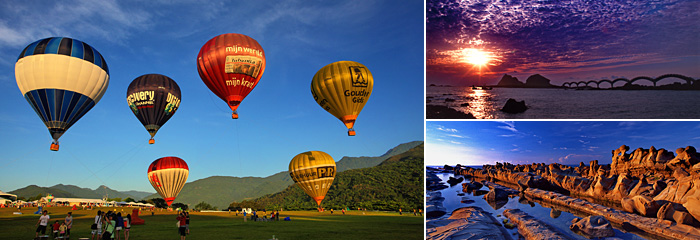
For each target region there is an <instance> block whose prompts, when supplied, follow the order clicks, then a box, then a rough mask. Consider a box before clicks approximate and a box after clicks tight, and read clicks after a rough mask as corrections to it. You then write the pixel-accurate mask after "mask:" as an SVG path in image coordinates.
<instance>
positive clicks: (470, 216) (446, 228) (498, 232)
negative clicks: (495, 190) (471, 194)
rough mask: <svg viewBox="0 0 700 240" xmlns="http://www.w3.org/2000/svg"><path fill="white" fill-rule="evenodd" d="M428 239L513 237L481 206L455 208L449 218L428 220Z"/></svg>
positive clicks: (500, 238) (502, 238)
mask: <svg viewBox="0 0 700 240" xmlns="http://www.w3.org/2000/svg"><path fill="white" fill-rule="evenodd" d="M425 227H426V239H431V240H432V239H435V240H437V239H495V240H510V239H512V238H511V237H510V235H509V234H508V232H506V230H505V229H504V228H503V227H502V226H501V224H500V223H498V221H497V220H496V219H495V218H494V217H493V216H492V215H491V213H488V212H486V211H484V210H482V209H481V208H479V207H465V208H460V209H457V210H454V211H453V212H452V215H451V216H450V217H449V218H447V219H438V220H428V221H426V223H425Z"/></svg>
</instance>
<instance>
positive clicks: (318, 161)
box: [289, 151, 335, 207]
mask: <svg viewBox="0 0 700 240" xmlns="http://www.w3.org/2000/svg"><path fill="white" fill-rule="evenodd" d="M289 175H290V176H291V177H292V180H294V182H295V183H297V186H299V187H300V188H301V189H303V190H304V192H306V194H309V196H311V198H313V199H314V200H315V201H316V204H318V206H319V207H320V206H321V201H323V198H325V197H326V193H327V192H328V189H329V188H330V187H331V185H332V184H333V179H334V178H335V161H333V158H332V157H331V156H330V155H328V154H327V153H324V152H321V151H310V152H305V153H300V154H299V155H296V156H295V157H294V158H293V159H292V161H291V162H290V163H289Z"/></svg>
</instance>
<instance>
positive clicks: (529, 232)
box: [503, 209, 569, 240]
mask: <svg viewBox="0 0 700 240" xmlns="http://www.w3.org/2000/svg"><path fill="white" fill-rule="evenodd" d="M503 216H505V217H507V218H508V219H509V220H510V221H511V222H513V223H514V224H516V225H517V226H518V232H519V233H520V235H523V237H525V239H527V240H535V239H536V240H540V239H555V240H556V239H562V240H564V239H569V238H568V237H567V236H566V235H564V234H562V233H560V232H558V231H557V230H555V229H554V228H553V227H551V226H549V225H547V224H545V223H544V222H541V221H539V220H537V219H536V218H534V217H532V216H530V215H528V214H527V213H525V212H523V211H520V209H506V210H505V211H504V212H503Z"/></svg>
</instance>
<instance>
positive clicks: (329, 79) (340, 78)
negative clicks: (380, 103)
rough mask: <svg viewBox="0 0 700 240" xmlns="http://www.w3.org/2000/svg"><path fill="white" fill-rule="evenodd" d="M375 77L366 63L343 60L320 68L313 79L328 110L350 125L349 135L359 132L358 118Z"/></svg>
mask: <svg viewBox="0 0 700 240" xmlns="http://www.w3.org/2000/svg"><path fill="white" fill-rule="evenodd" d="M372 86H374V79H373V78H372V73H371V72H369V70H367V67H365V66H364V65H362V64H360V63H357V62H353V61H340V62H334V63H331V64H328V65H326V66H325V67H323V68H321V70H318V72H317V73H316V75H314V78H313V80H311V94H312V95H313V97H314V100H316V102H317V103H318V105H320V106H321V107H322V108H323V109H324V110H326V111H328V112H329V113H331V114H333V116H335V117H336V118H338V119H340V121H342V122H343V123H344V124H345V126H346V127H347V128H348V136H355V129H354V128H353V126H354V125H355V120H356V119H357V115H359V114H360V111H362V107H364V106H365V103H367V100H368V99H369V96H370V94H372Z"/></svg>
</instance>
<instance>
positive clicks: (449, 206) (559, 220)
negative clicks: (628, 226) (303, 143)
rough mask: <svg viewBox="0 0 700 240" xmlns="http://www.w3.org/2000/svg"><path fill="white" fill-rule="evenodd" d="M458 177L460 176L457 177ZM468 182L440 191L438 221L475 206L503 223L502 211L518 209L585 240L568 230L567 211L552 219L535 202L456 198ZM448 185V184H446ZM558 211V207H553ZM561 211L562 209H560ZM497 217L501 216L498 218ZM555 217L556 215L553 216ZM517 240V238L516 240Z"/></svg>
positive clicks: (446, 176) (569, 215)
mask: <svg viewBox="0 0 700 240" xmlns="http://www.w3.org/2000/svg"><path fill="white" fill-rule="evenodd" d="M436 175H437V176H438V177H440V179H442V180H443V182H445V183H446V184H447V180H448V179H449V177H454V174H452V173H436ZM458 177H460V176H458ZM467 182H469V181H468V180H465V181H463V182H461V183H459V184H457V185H454V186H450V187H449V188H446V189H443V190H440V192H442V197H444V198H445V201H444V202H443V206H444V207H445V209H446V212H447V214H445V216H442V217H440V219H447V218H448V217H450V214H451V213H452V211H454V210H456V209H459V208H462V207H468V206H476V207H480V208H482V209H483V210H484V211H487V212H490V213H491V214H493V216H494V217H495V218H496V219H498V221H499V222H503V219H507V218H506V217H504V216H503V211H504V210H506V209H515V208H517V209H520V210H521V211H523V212H526V213H527V214H529V215H530V216H533V217H535V218H537V219H539V220H540V221H543V222H545V223H547V224H549V225H550V226H552V227H554V228H556V229H557V230H559V232H561V233H564V234H566V235H567V236H568V237H569V238H571V239H580V240H586V239H587V238H586V237H583V236H581V235H578V234H576V233H574V232H572V231H571V230H569V225H571V220H572V219H574V218H575V217H577V216H575V215H574V214H572V213H571V212H567V211H561V215H559V216H558V217H556V218H553V217H552V216H551V214H552V208H548V207H544V206H542V205H541V204H540V203H537V202H532V201H529V200H525V199H523V200H522V201H521V199H520V198H519V197H514V198H511V199H509V200H508V203H506V204H505V205H503V206H500V207H499V206H496V207H493V206H491V205H489V203H488V202H487V201H486V200H484V198H483V196H474V195H473V194H471V193H465V194H464V196H458V195H457V194H458V193H462V183H467ZM448 185H449V184H448ZM481 190H486V191H488V190H489V189H488V187H486V186H484V187H482V188H481ZM463 198H467V199H470V200H473V201H474V203H469V204H465V203H462V202H461V201H462V199H463ZM555 208H557V209H559V208H558V207H555ZM561 209H563V208H561ZM498 215H501V216H500V217H498ZM555 215H556V214H555ZM578 217H579V218H581V217H585V216H583V215H581V216H578ZM507 230H508V232H509V233H511V234H513V233H516V232H517V228H515V229H512V230H510V229H507ZM615 237H617V238H620V239H631V240H637V239H645V238H644V237H641V236H639V235H636V234H634V233H629V232H624V231H621V230H619V229H615ZM516 239H517V238H516Z"/></svg>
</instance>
